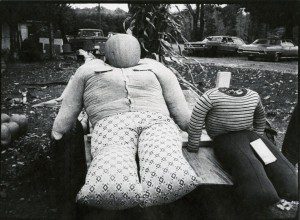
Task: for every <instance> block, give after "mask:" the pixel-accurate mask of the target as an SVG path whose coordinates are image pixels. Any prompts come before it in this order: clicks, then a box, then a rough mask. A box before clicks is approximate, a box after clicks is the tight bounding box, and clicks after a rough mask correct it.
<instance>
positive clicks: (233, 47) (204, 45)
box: [184, 36, 245, 55]
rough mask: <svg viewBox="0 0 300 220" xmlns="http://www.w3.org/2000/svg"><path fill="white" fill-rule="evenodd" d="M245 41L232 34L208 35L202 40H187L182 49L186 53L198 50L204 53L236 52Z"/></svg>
mask: <svg viewBox="0 0 300 220" xmlns="http://www.w3.org/2000/svg"><path fill="white" fill-rule="evenodd" d="M244 44H245V42H244V41H243V40H242V39H241V38H238V37H232V36H209V37H206V38H205V39H204V40H203V41H196V42H187V43H185V44H184V49H185V50H186V51H188V53H195V52H198V53H200V54H204V55H205V54H206V55H216V54H217V53H219V54H225V53H231V54H236V52H237V50H238V48H239V47H240V46H241V45H244Z"/></svg>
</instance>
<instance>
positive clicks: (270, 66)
mask: <svg viewBox="0 0 300 220" xmlns="http://www.w3.org/2000/svg"><path fill="white" fill-rule="evenodd" d="M191 58H194V59H196V60H197V61H199V62H200V63H202V64H210V65H213V66H225V67H232V68H247V69H257V70H269V71H274V72H282V73H290V74H298V61H297V60H282V61H280V62H270V61H263V60H254V61H250V60H248V59H247V58H246V57H191Z"/></svg>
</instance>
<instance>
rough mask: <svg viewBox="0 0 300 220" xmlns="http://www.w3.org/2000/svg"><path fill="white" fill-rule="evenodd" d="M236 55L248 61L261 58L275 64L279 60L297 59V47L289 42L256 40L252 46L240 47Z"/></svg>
mask: <svg viewBox="0 0 300 220" xmlns="http://www.w3.org/2000/svg"><path fill="white" fill-rule="evenodd" d="M238 53H239V54H242V55H245V56H247V57H248V59H249V60H253V59H255V58H256V57H263V58H268V59H272V60H273V61H276V62H277V61H279V60H280V59H281V58H296V57H298V46H297V45H295V44H294V43H293V42H292V41H291V40H280V39H276V38H273V39H257V40H255V41H254V42H253V43H252V44H249V45H244V46H240V47H239V49H238Z"/></svg>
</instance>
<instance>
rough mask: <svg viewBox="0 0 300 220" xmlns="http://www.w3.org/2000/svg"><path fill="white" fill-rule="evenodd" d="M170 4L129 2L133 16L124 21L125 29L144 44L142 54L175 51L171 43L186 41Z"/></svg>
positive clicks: (148, 54) (165, 53) (159, 53)
mask: <svg viewBox="0 0 300 220" xmlns="http://www.w3.org/2000/svg"><path fill="white" fill-rule="evenodd" d="M169 7H170V5H169V4H134V5H131V4H129V10H130V13H131V16H130V17H129V18H127V19H126V20H125V21H124V29H125V30H128V29H129V30H130V31H132V34H133V35H134V36H136V37H137V38H138V40H139V42H140V44H141V46H142V56H143V57H147V56H148V57H149V56H152V55H153V54H157V55H158V56H159V57H160V58H162V56H164V55H167V54H170V53H173V48H172V46H171V43H177V44H178V40H182V41H186V40H185V38H184V37H183V35H182V32H181V29H180V23H179V20H178V19H176V18H175V17H174V16H173V15H172V14H171V13H170V12H169Z"/></svg>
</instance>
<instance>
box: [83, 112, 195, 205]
mask: <svg viewBox="0 0 300 220" xmlns="http://www.w3.org/2000/svg"><path fill="white" fill-rule="evenodd" d="M91 154H92V158H93V159H92V162H91V165H90V167H89V170H88V173H87V177H86V182H85V185H84V186H83V187H82V189H81V190H80V192H79V193H78V195H77V200H78V201H79V203H82V204H85V205H90V206H96V207H99V208H105V209H125V208H130V207H134V206H136V205H140V206H151V205H158V204H163V203H168V202H172V201H175V200H177V199H179V198H180V197H182V196H183V195H185V194H187V193H188V192H190V191H192V190H193V189H194V188H195V187H196V186H197V184H198V182H197V177H196V174H195V173H194V171H193V169H192V168H191V167H190V165H189V164H188V162H187V161H186V160H185V158H184V157H183V155H182V146H181V136H180V133H179V130H178V128H177V126H176V125H175V123H174V122H173V120H172V119H171V118H169V117H168V116H164V115H162V114H160V113H155V112H126V113H120V114H116V115H113V116H110V117H106V118H104V119H102V120H100V121H99V122H98V123H97V124H96V125H95V127H94V131H93V134H92V140H91Z"/></svg>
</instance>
